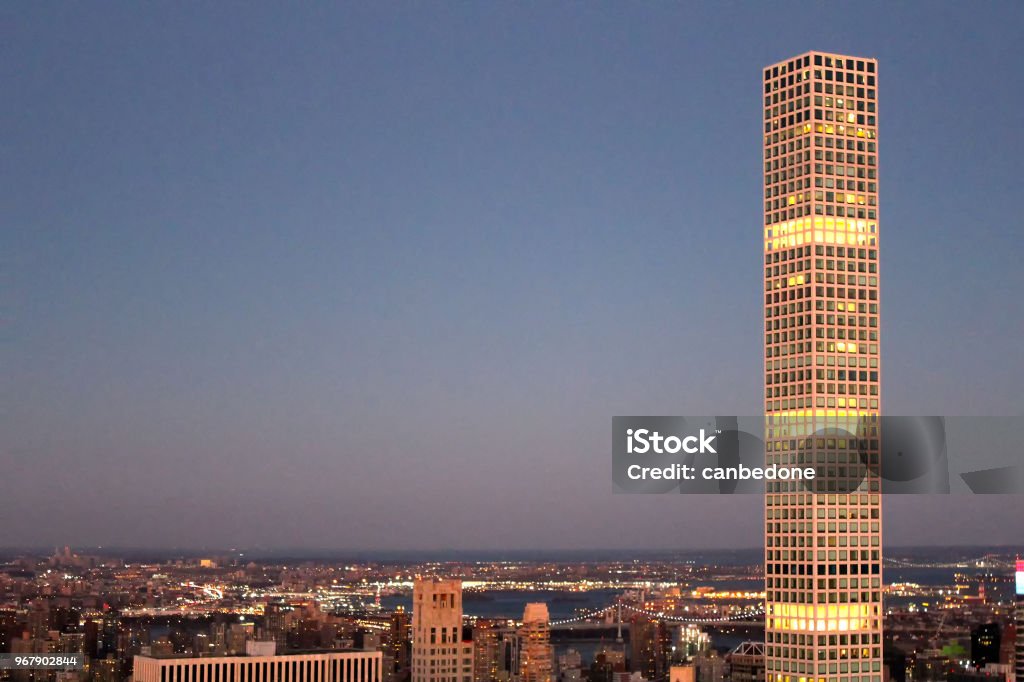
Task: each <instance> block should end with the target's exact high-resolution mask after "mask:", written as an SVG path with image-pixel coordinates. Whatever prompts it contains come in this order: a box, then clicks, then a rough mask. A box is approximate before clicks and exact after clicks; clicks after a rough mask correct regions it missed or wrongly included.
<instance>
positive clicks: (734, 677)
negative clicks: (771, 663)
mask: <svg viewBox="0 0 1024 682" xmlns="http://www.w3.org/2000/svg"><path fill="white" fill-rule="evenodd" d="M725 665H726V677H727V678H728V679H729V680H730V682H765V680H764V642H753V641H747V642H742V643H741V644H740V645H739V646H737V647H736V648H735V649H733V650H732V651H730V652H729V653H728V654H726V655H725Z"/></svg>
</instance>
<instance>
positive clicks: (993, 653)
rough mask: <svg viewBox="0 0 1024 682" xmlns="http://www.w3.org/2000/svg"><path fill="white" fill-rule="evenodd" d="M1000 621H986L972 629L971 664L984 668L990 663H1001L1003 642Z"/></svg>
mask: <svg viewBox="0 0 1024 682" xmlns="http://www.w3.org/2000/svg"><path fill="white" fill-rule="evenodd" d="M1001 635H1002V633H1001V631H1000V629H999V623H984V624H982V625H979V626H978V627H976V628H974V629H973V630H971V665H972V666H974V667H975V668H984V667H985V666H986V665H988V664H989V663H999V648H1000V643H1001Z"/></svg>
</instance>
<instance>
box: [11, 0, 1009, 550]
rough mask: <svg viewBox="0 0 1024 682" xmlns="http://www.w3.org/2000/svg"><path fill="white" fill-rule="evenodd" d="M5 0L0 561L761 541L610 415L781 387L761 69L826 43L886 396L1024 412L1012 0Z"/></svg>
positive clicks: (748, 509) (729, 507)
mask: <svg viewBox="0 0 1024 682" xmlns="http://www.w3.org/2000/svg"><path fill="white" fill-rule="evenodd" d="M0 12H2V15H3V16H2V21H3V25H4V27H5V30H4V33H5V38H4V40H3V41H2V43H0V78H2V92H3V99H4V104H5V106H4V107H3V113H2V121H3V149H2V154H0V169H2V170H0V173H2V175H0V197H2V202H3V216H4V227H3V232H2V237H0V238H2V242H0V249H2V259H3V261H2V262H3V269H4V272H5V274H4V278H3V285H2V287H3V292H4V293H3V309H4V328H3V339H2V349H3V351H2V352H3V367H4V375H5V379H4V384H5V390H4V392H3V397H2V401H3V402H2V410H3V411H2V416H0V418H2V420H3V425H2V433H3V435H2V450H0V458H2V461H0V486H2V491H0V545H19V544H34V545H56V544H65V543H70V544H73V545H84V544H107V545H110V544H118V545H136V546H151V547H152V546H175V545H178V546H181V545H188V546H197V545H206V546H231V545H234V546H264V547H273V546H278V547H280V546H285V547H320V548H428V547H452V548H506V547H509V548H531V547H538V548H579V547H624V548H628V547H656V548H661V547H687V548H701V547H727V546H731V545H736V546H754V545H757V544H758V543H759V542H760V516H761V512H760V500H759V499H758V498H756V497H751V496H748V497H719V498H713V497H683V496H660V495H659V496H626V495H612V493H611V480H610V475H609V469H610V461H609V460H610V444H609V442H608V437H609V432H610V418H611V416H612V415H618V414H756V413H757V412H758V411H759V408H760V391H761V380H762V379H761V373H760V372H761V350H760V348H761V329H760V327H761V312H760V307H759V302H760V295H761V268H760V264H759V263H760V248H761V220H762V218H761V135H760V131H761V118H760V117H761V67H762V66H764V65H766V64H768V63H771V62H775V61H779V60H781V59H784V58H787V57H789V56H792V55H794V54H797V53H800V52H803V51H806V50H809V49H818V50H828V51H835V52H841V53H848V54H854V55H865V56H874V57H877V58H878V59H879V60H880V67H879V72H880V74H879V84H880V85H879V96H880V105H879V120H880V124H881V133H880V136H879V142H880V167H881V170H880V182H881V218H882V219H881V235H882V237H881V239H882V286H883V297H882V300H883V320H882V325H883V364H884V368H885V369H884V387H883V392H884V396H885V404H886V406H887V412H888V413H891V414H945V415H960V414H1011V415H1013V414H1021V413H1022V412H1024V409H1022V408H1024V397H1022V391H1021V380H1022V379H1024V371H1022V370H1024V353H1022V352H1021V337H1022V332H1024V329H1022V326H1024V325H1022V320H1024V307H1022V296H1021V292H1022V291H1024V275H1022V271H1021V263H1022V261H1024V246H1022V238H1024V232H1022V229H1021V228H1022V218H1021V205H1020V204H1021V201H1020V198H1021V189H1020V185H1021V178H1022V177H1024V125H1022V121H1024V88H1022V87H1021V85H1022V83H1024V80H1022V77H1021V73H1022V65H1024V49H1022V44H1021V42H1020V37H1021V35H1022V34H1024V4H1022V3H1019V2H984V3H943V2H922V3H878V4H876V3H871V2H857V3H819V2H814V3H755V2H746V3H725V2H722V3H707V4H696V3H689V2H685V3H667V2H660V3H644V2H614V3H611V2H609V3H557V2H552V3H549V2H517V3H512V2H478V3H474V2H451V3H439V2H438V3H428V2H420V3H408V2H376V3H366V4H362V5H357V4H355V3H336V4H335V6H331V5H329V4H328V3H300V4H295V3H290V4H285V3H272V4H269V3H268V4H262V5H255V6H254V5H253V4H251V3H237V4H232V3H226V2H225V3H102V4H93V3H31V2H22V3H6V4H4V5H3V7H2V8H0ZM891 500H892V501H891V502H890V503H889V506H888V508H887V517H886V534H887V535H886V540H887V542H888V543H892V544H927V543H938V544H942V543H948V542H964V543H967V542H976V543H989V542H993V543H995V542H1003V543H1024V530H1022V528H1021V526H1020V524H1019V523H1004V522H1000V521H999V519H1006V518H1016V519H1020V518H1024V497H1013V498H1006V497H997V498H989V499H980V498H964V497H959V498H939V499H936V498H932V499H929V498H902V499H896V498H891ZM940 518H941V523H940V522H938V521H939V519H940Z"/></svg>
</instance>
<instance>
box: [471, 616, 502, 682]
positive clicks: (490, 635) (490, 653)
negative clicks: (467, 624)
mask: <svg viewBox="0 0 1024 682" xmlns="http://www.w3.org/2000/svg"><path fill="white" fill-rule="evenodd" d="M500 625H501V622H500V621H497V620H490V619H487V618H480V619H478V620H477V621H476V623H475V624H474V625H473V682H498V672H499V671H500V670H501V668H502V665H501V664H502V658H503V656H502V654H503V653H504V652H503V649H502V646H501V641H500V638H499V636H498V634H499V633H498V628H499V627H500Z"/></svg>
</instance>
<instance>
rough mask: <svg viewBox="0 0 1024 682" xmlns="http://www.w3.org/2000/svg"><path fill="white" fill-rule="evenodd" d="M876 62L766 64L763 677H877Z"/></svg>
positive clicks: (854, 681) (781, 681)
mask: <svg viewBox="0 0 1024 682" xmlns="http://www.w3.org/2000/svg"><path fill="white" fill-rule="evenodd" d="M877 77H878V65H877V62H876V60H874V59H866V58H861V57H849V56H845V55H837V54H831V53H823V52H809V53H806V54H802V55H800V56H798V57H793V58H792V59H788V60H786V61H783V62H779V63H777V64H773V65H771V66H769V67H767V68H766V69H765V70H764V73H763V97H764V99H763V103H764V108H763V111H764V334H765V336H764V342H765V343H764V349H765V353H764V376H765V394H764V406H765V414H766V424H765V445H766V453H765V459H766V463H767V464H776V465H778V466H780V467H781V466H803V467H806V466H813V467H814V469H815V471H816V478H815V480H814V481H812V482H807V481H771V482H766V484H765V490H766V493H765V591H766V599H765V606H766V615H765V619H766V623H765V665H766V679H767V680H769V682H811V681H815V682H882V534H881V522H882V516H881V514H882V504H881V481H880V478H879V466H878V465H879V461H880V456H881V454H880V439H881V434H880V433H879V415H880V411H881V392H880V386H881V383H880V372H881V359H880V354H879V342H880V340H879V303H880V302H879V281H878V277H879V273H878V263H879V259H878V255H879V215H878V176H877V173H878V146H877V145H878V139H877V123H878V120H877V115H878V112H877V102H878V98H877V81H876V79H877Z"/></svg>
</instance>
